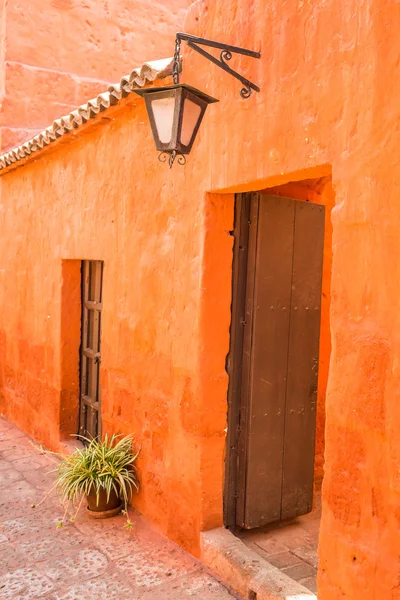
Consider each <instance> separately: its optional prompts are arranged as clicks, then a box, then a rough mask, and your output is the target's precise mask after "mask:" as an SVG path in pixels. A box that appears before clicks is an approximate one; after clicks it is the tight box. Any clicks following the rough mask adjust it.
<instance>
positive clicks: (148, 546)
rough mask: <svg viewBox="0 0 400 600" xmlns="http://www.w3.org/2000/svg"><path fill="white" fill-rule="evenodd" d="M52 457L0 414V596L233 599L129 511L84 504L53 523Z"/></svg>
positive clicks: (29, 599)
mask: <svg viewBox="0 0 400 600" xmlns="http://www.w3.org/2000/svg"><path fill="white" fill-rule="evenodd" d="M52 469H54V463H53V462H52V461H51V460H50V459H49V458H48V457H47V456H44V455H43V454H40V453H39V452H38V451H37V450H36V449H35V448H34V446H33V445H32V443H31V440H30V439H29V437H28V436H26V435H25V434H23V433H22V432H21V431H20V430H19V429H17V428H16V427H15V426H14V425H12V424H11V423H9V422H8V421H6V420H5V419H3V418H1V417H0V490H1V493H0V600H17V599H18V600H189V599H194V598H198V599H199V600H233V598H234V596H232V595H231V594H230V593H229V592H228V591H227V590H226V588H225V587H223V586H222V585H221V584H220V583H218V582H217V581H216V580H215V579H214V578H213V577H212V576H210V575H209V574H208V573H207V572H206V571H205V570H204V568H203V567H202V566H201V565H200V564H199V563H198V562H197V561H196V560H195V559H194V558H193V557H191V556H189V555H188V554H186V553H185V552H183V550H181V549H180V548H179V547H178V546H176V545H175V544H173V543H172V542H170V541H169V540H168V539H166V538H164V537H162V536H160V535H159V534H157V533H156V532H155V531H154V530H152V529H151V528H150V527H149V526H148V525H147V524H146V523H145V521H144V520H143V519H142V518H141V517H140V516H139V515H136V514H135V513H133V511H132V514H131V515H130V518H131V521H132V522H133V524H134V526H133V529H132V530H129V531H128V530H126V529H125V528H124V523H125V518H124V517H123V516H122V515H119V516H118V517H115V518H113V519H107V520H103V521H97V520H92V519H91V518H90V517H89V516H88V515H87V514H86V513H85V511H84V510H82V511H81V514H80V515H79V516H78V518H77V520H76V521H75V522H74V523H68V524H66V525H65V526H64V527H62V528H61V529H57V527H56V525H57V522H58V520H59V519H60V518H61V517H62V513H63V510H62V508H61V507H60V505H59V503H58V499H57V498H56V496H55V493H54V492H53V493H52V494H50V496H49V497H48V498H47V499H46V501H45V502H44V503H43V504H42V505H41V506H40V507H37V508H31V504H32V503H33V504H38V503H39V502H40V500H41V499H42V498H43V496H44V493H45V491H46V490H48V489H49V488H50V487H51V484H52V481H53V479H54V475H52V474H51V471H52Z"/></svg>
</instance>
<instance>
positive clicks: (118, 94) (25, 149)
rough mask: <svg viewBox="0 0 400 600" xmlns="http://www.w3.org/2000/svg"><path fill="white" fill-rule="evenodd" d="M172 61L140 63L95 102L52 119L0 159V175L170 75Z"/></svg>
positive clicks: (170, 59) (95, 99)
mask: <svg viewBox="0 0 400 600" xmlns="http://www.w3.org/2000/svg"><path fill="white" fill-rule="evenodd" d="M172 63H173V59H172V58H167V59H162V60H155V61H151V62H147V63H144V64H143V65H142V66H141V67H139V68H137V69H134V70H133V71H132V72H131V74H130V75H124V76H123V77H122V78H121V80H120V82H119V83H117V84H113V85H110V86H109V88H108V91H107V92H104V93H102V94H99V95H98V96H97V98H94V99H93V100H89V101H88V102H87V103H86V104H82V105H81V106H79V108H77V109H76V110H74V111H72V112H71V113H70V114H68V115H65V116H64V117H61V118H60V119H56V120H55V121H54V122H53V124H52V125H51V126H50V127H47V128H46V129H44V130H43V131H41V132H40V133H38V134H37V135H35V136H34V137H33V138H32V139H30V140H28V141H27V142H25V143H24V144H21V145H20V146H18V147H16V148H13V149H12V150H9V151H8V152H5V153H4V154H1V155H0V174H2V171H4V169H7V168H8V167H11V166H13V165H15V163H17V162H18V161H21V160H24V159H26V158H28V157H29V156H30V155H31V154H32V153H36V152H38V151H39V150H42V149H43V148H45V147H46V146H48V145H49V144H51V143H52V142H54V141H55V140H57V139H58V138H60V137H61V136H63V135H65V134H67V133H69V132H70V131H72V130H73V129H76V128H78V127H80V126H81V125H84V124H85V123H87V122H88V121H89V120H90V119H94V118H95V117H96V116H97V115H98V114H99V113H100V112H104V111H106V110H107V109H108V108H110V106H114V105H115V104H118V102H119V100H121V98H125V97H126V96H128V95H129V94H130V93H131V92H132V91H133V90H134V89H135V88H137V87H143V86H145V85H146V84H148V83H151V82H153V81H155V80H156V79H164V78H165V77H168V76H170V75H171V74H172Z"/></svg>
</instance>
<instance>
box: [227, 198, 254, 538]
mask: <svg viewBox="0 0 400 600" xmlns="http://www.w3.org/2000/svg"><path fill="white" fill-rule="evenodd" d="M250 202H251V195H250V194H237V195H236V197H235V225H234V227H235V229H234V245H233V263H232V270H233V273H232V320H231V328H230V340H231V343H230V348H229V355H228V360H227V372H228V375H229V389H228V432H227V438H226V461H225V486H224V524H225V526H226V527H234V526H235V525H236V495H237V475H238V473H237V461H238V433H239V426H240V390H241V382H242V350H243V333H244V323H245V292H246V272H247V253H248V242H249V221H250Z"/></svg>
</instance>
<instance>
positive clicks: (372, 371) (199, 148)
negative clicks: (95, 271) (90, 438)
mask: <svg viewBox="0 0 400 600" xmlns="http://www.w3.org/2000/svg"><path fill="white" fill-rule="evenodd" d="M238 23H240V27H238ZM399 25H400V5H399V4H398V3H397V2H395V0H365V1H364V2H362V3H361V2H358V1H356V0H348V1H346V2H344V1H340V2H337V1H333V0H326V1H324V2H306V1H305V2H302V1H301V2H300V1H298V0H288V1H287V2H281V1H280V0H271V2H268V3H265V2H264V1H263V0H253V2H252V3H251V4H249V2H248V1H247V0H235V1H234V2H229V3H227V2H222V0H210V1H209V2H207V3H206V2H204V1H203V0H199V1H198V2H196V3H195V4H194V5H193V7H192V9H191V11H190V13H189V16H188V18H187V22H186V27H185V29H186V30H188V31H190V32H193V33H197V34H199V35H202V36H204V37H208V38H214V39H220V40H226V41H228V42H229V43H231V44H235V45H242V46H244V47H249V48H254V49H260V50H261V52H262V59H261V60H260V61H256V60H251V59H248V58H240V59H236V62H235V64H236V65H237V66H238V68H239V69H240V70H241V71H242V72H243V73H245V74H247V75H248V76H250V77H251V78H252V79H253V80H254V81H256V82H257V83H258V84H259V85H260V87H261V93H260V94H254V95H252V96H251V98H250V99H249V100H242V99H241V98H240V96H239V94H238V92H239V88H240V86H239V84H238V82H236V81H235V80H233V79H231V78H230V77H229V76H228V75H226V74H224V73H222V72H221V71H220V70H218V69H217V68H216V67H215V66H212V65H210V64H209V63H207V62H206V61H205V60H204V59H203V58H202V57H200V56H197V55H195V54H194V53H190V52H185V65H186V67H185V69H184V78H185V80H186V81H187V82H188V83H190V84H193V85H196V86H197V87H199V88H201V89H203V90H204V91H207V92H209V93H210V94H212V95H214V96H216V97H218V98H219V99H220V103H219V104H216V105H213V106H211V107H210V108H209V109H208V113H207V114H206V117H205V120H204V123H203V125H202V128H201V131H200V134H199V139H198V140H197V142H196V144H195V146H194V148H193V151H192V154H191V155H190V156H189V158H188V162H187V165H186V166H185V167H184V168H181V167H179V166H178V165H176V166H175V167H174V168H173V169H172V170H169V169H168V168H166V166H165V165H161V164H160V163H159V162H158V161H157V154H156V152H155V150H154V148H153V142H152V140H151V137H150V135H149V125H148V122H147V119H146V116H145V114H144V110H143V106H142V101H141V100H139V99H138V100H137V101H133V100H132V99H129V102H125V108H124V109H121V114H120V115H119V116H117V114H116V112H115V113H113V114H114V116H116V119H115V120H114V121H108V122H107V124H105V125H103V126H101V127H98V128H95V127H90V128H87V130H86V132H85V131H84V132H82V134H81V133H80V132H79V131H78V133H77V134H76V135H77V137H80V139H78V140H76V141H74V142H73V143H67V142H66V143H65V144H64V143H61V144H59V146H58V147H56V148H55V149H54V150H53V151H49V152H48V151H45V153H44V154H43V156H42V157H41V158H40V159H39V160H37V161H36V162H28V163H27V164H26V165H25V166H24V167H23V168H21V169H17V170H15V171H11V172H10V173H8V174H5V175H4V176H3V177H2V178H1V212H0V230H1V232H2V235H1V238H0V257H1V268H0V330H1V331H0V351H1V358H0V373H1V377H2V380H1V381H2V388H1V389H2V392H1V394H2V396H1V398H2V399H1V410H2V411H3V412H6V414H7V415H8V416H10V417H11V418H12V419H14V420H15V421H16V422H17V423H18V424H19V425H21V426H22V427H24V428H25V429H26V430H27V431H29V432H30V433H32V434H34V435H35V436H36V437H37V438H38V439H41V440H42V441H44V442H45V443H47V444H48V445H50V446H52V447H54V446H56V445H57V444H58V441H59V439H60V428H61V418H60V412H61V409H62V407H63V404H62V403H61V401H60V395H61V389H62V386H66V388H68V386H70V387H72V384H73V383H74V377H75V375H74V373H73V369H72V370H71V371H70V375H69V376H68V375H65V372H64V369H69V367H68V364H69V363H68V357H67V355H66V354H65V353H64V354H63V350H62V344H63V339H62V338H63V336H64V335H66V333H65V331H66V330H65V315H64V311H65V310H68V308H67V304H68V303H67V302H65V298H64V299H63V297H62V294H63V291H62V290H63V289H67V290H68V289H69V290H70V289H71V288H70V284H69V283H68V281H67V280H66V279H65V278H64V276H65V277H67V273H66V272H64V271H63V261H66V260H71V259H81V258H86V259H88V258H93V259H102V260H104V261H105V270H104V319H103V361H102V383H103V391H104V393H103V422H104V426H105V429H106V430H107V429H108V430H114V431H133V432H135V433H136V436H137V439H138V442H139V443H140V444H141V445H142V453H141V458H140V472H141V478H142V491H141V493H140V495H139V497H138V498H137V505H138V507H139V509H140V510H142V511H143V512H144V513H145V514H146V515H147V516H149V517H150V518H152V519H153V520H154V521H156V522H157V523H158V524H159V526H160V527H161V529H162V530H163V531H165V532H166V533H168V535H170V536H171V537H172V538H173V539H175V540H177V541H178V542H179V543H181V544H182V545H183V546H184V547H186V548H189V549H190V550H191V551H193V552H195V553H196V552H197V551H198V540H199V531H200V529H201V528H207V527H214V526H216V525H219V524H221V522H222V489H223V473H224V446H225V431H224V430H225V427H226V411H227V401H226V391H227V385H228V381H227V375H226V372H225V357H226V354H227V352H228V349H229V324H230V296H231V266H232V236H230V235H229V231H230V230H231V229H232V224H233V193H234V192H238V191H246V190H261V189H265V188H274V187H277V186H281V185H283V184H286V183H288V182H301V181H304V180H309V179H313V180H315V179H319V178H329V177H330V176H332V185H333V190H334V199H335V206H334V208H333V210H332V228H333V233H332V279H331V290H330V292H331V306H330V328H331V342H332V351H331V358H330V368H329V377H328V386H327V393H326V451H325V479H324V485H323V515H322V525H321V536H320V559H321V562H320V575H319V597H320V598H321V599H322V600H338V599H339V598H345V599H348V600H361V598H362V599H363V600H377V599H379V600H380V599H385V600H386V599H388V600H389V599H396V598H398V597H400V588H399V575H400V567H399V562H398V548H399V547H400V528H399V525H400V511H399V509H398V506H399V503H400V478H399V474H398V465H399V459H400V441H399V436H398V431H397V430H398V422H399V418H400V414H399V411H400V404H399V402H398V387H399V384H400V372H399V366H398V365H399V356H400V334H399V333H398V332H399V331H400V323H399V316H398V310H397V298H398V296H399V289H398V288H399V285H400V284H399V281H400V278H399V274H398V270H399V267H398V265H399V264H400V256H399V254H400V250H399V245H398V231H399V227H400V208H399V203H398V201H397V180H398V177H399V175H400V173H398V171H399V170H400V167H399V166H398V164H397V163H398V161H397V156H398V153H399V137H398V120H399V107H398V95H399V91H400V90H399V89H398V88H399V86H400V83H399V79H398V77H397V69H398V64H399V61H400V38H399V35H398V30H399ZM147 58H148V57H147V56H143V59H144V60H146V59H147ZM187 65H190V68H189V67H188V66H187ZM134 104H136V106H135V105H134ZM100 118H101V117H100ZM71 135H75V134H71ZM70 139H71V138H70ZM332 198H333V196H332ZM72 271H73V268H72ZM63 273H64V275H63ZM63 282H64V285H63ZM70 293H72V292H70ZM72 295H73V293H72ZM67 329H68V328H67ZM71 343H73V340H72V342H71ZM62 382H63V383H62ZM66 388H65V389H66ZM68 393H69V392H64V396H63V397H64V398H66V397H67V396H68ZM64 421H65V420H64ZM67 421H68V419H67Z"/></svg>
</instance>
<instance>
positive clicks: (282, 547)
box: [240, 495, 321, 593]
mask: <svg viewBox="0 0 400 600" xmlns="http://www.w3.org/2000/svg"><path fill="white" fill-rule="evenodd" d="M315 504H316V506H315V508H314V510H313V511H312V512H311V513H309V514H308V515H304V516H302V517H297V519H292V520H290V521H286V522H283V523H281V524H279V525H278V526H276V525H275V526H274V525H270V526H267V527H264V528H261V529H257V530H253V531H243V532H242V533H241V534H240V537H241V539H242V541H243V542H244V543H245V544H246V545H247V546H249V548H251V549H252V550H255V552H257V554H259V555H260V556H262V557H263V558H265V559H266V560H267V561H268V562H270V563H271V564H272V565H274V566H275V567H277V568H278V569H280V570H281V571H282V572H283V573H285V574H286V575H288V576H289V577H291V578H292V579H295V580H296V581H298V582H299V583H301V584H302V585H304V587H306V588H308V589H309V590H310V591H311V592H314V593H317V569H318V536H319V525H320V521H321V496H320V495H318V496H317V498H316V502H315Z"/></svg>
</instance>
